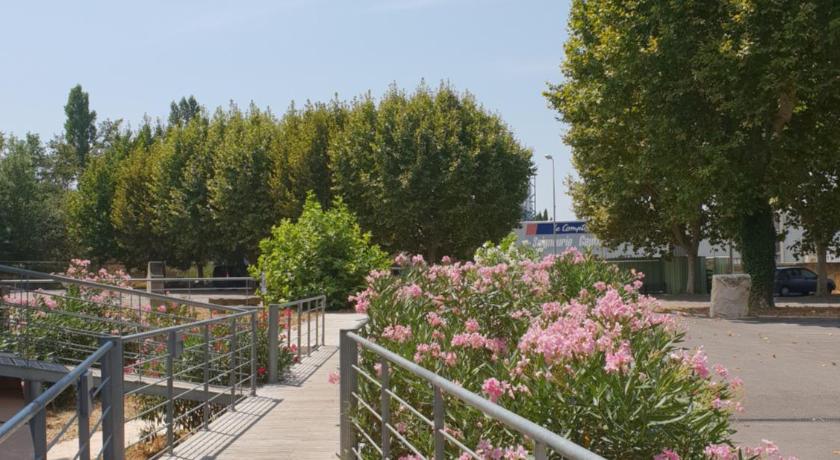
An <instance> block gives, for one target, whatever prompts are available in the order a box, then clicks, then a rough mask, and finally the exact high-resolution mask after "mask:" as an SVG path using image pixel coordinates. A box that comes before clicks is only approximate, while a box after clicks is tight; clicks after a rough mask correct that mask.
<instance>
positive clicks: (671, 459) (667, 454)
mask: <svg viewBox="0 0 840 460" xmlns="http://www.w3.org/2000/svg"><path fill="white" fill-rule="evenodd" d="M653 460H680V456H679V455H677V453H676V452H674V451H673V450H671V449H665V450H663V451H662V453H659V454H656V455H654V456H653Z"/></svg>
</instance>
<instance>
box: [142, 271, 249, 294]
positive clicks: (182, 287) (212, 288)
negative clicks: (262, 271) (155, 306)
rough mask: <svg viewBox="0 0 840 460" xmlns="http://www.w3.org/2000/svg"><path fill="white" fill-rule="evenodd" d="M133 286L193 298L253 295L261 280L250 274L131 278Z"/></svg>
mask: <svg viewBox="0 0 840 460" xmlns="http://www.w3.org/2000/svg"><path fill="white" fill-rule="evenodd" d="M130 283H131V285H132V286H135V287H141V288H142V289H145V290H146V291H148V292H156V293H165V294H166V295H177V296H179V297H182V296H185V297H187V298H191V297H193V296H198V295H210V294H236V295H252V294H254V293H255V292H256V291H257V289H258V288H259V281H258V280H256V279H254V278H251V277H250V276H235V277H234V276H230V277H215V278H212V277H211V278H171V277H170V278H155V277H147V278H131V280H130Z"/></svg>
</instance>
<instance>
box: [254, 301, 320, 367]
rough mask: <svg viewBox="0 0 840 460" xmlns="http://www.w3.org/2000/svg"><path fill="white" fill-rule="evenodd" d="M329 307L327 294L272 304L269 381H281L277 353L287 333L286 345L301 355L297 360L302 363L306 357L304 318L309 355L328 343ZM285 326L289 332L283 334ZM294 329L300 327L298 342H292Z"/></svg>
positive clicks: (270, 314)
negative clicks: (313, 331) (281, 314)
mask: <svg viewBox="0 0 840 460" xmlns="http://www.w3.org/2000/svg"><path fill="white" fill-rule="evenodd" d="M326 308H327V298H326V296H323V295H320V296H315V297H309V298H306V299H300V300H295V301H292V302H286V303H281V304H270V305H269V306H268V352H269V355H268V364H269V368H268V381H269V383H276V382H277V381H278V380H279V376H278V375H277V353H278V350H279V349H280V348H279V345H280V344H281V343H282V340H283V336H285V339H286V346H287V347H288V348H289V349H290V350H291V351H293V352H294V353H295V355H296V356H297V361H298V362H300V360H301V359H302V356H303V335H304V325H303V322H304V321H305V322H306V355H307V356H309V355H310V354H312V350H315V349H318V348H319V347H322V346H323V345H324V344H325V343H326V342H325V340H326V338H325V337H326V315H325V313H326ZM281 310H282V311H283V321H281V318H280V311H281ZM313 315H314V319H315V340H314V341H313V340H312V319H313ZM281 328H282V329H284V330H285V331H286V332H285V333H280V329H281ZM293 328H294V329H295V330H296V336H297V341H296V343H293V342H292V335H293V334H292V330H293Z"/></svg>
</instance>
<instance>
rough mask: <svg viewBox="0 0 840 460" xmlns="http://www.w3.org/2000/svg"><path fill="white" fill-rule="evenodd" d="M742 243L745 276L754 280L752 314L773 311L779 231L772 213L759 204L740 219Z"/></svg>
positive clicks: (769, 209)
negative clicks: (777, 234)
mask: <svg viewBox="0 0 840 460" xmlns="http://www.w3.org/2000/svg"><path fill="white" fill-rule="evenodd" d="M739 233H740V234H739V240H740V241H739V243H740V250H741V259H742V262H743V267H744V272H746V273H748V274H749V275H750V277H751V278H752V288H751V289H750V305H749V308H750V313H754V312H755V311H756V310H759V309H762V308H772V307H773V279H774V277H775V274H776V229H775V227H774V226H773V209H772V208H771V207H770V204H769V203H768V202H766V201H765V202H759V203H758V204H756V205H755V206H753V207H752V212H751V213H750V214H745V215H743V216H742V217H741V219H740V229H739Z"/></svg>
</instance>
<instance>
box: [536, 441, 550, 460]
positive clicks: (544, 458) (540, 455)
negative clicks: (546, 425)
mask: <svg viewBox="0 0 840 460" xmlns="http://www.w3.org/2000/svg"><path fill="white" fill-rule="evenodd" d="M534 460H548V452H547V451H546V448H545V443H542V442H539V441H535V442H534Z"/></svg>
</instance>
